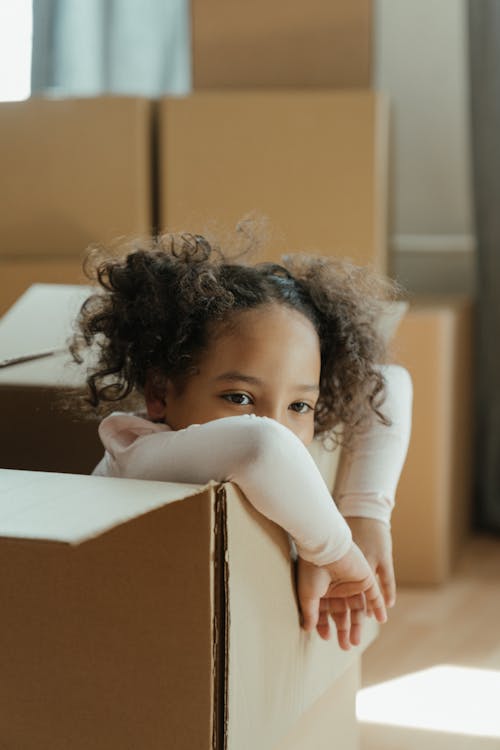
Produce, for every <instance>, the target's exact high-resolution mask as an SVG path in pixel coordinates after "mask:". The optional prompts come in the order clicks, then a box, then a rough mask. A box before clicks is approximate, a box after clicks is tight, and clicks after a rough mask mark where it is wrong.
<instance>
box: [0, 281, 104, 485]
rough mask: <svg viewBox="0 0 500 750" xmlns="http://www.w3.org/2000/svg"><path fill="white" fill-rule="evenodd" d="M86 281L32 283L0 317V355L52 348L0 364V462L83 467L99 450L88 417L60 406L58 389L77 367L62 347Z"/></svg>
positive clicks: (71, 381) (78, 375)
mask: <svg viewBox="0 0 500 750" xmlns="http://www.w3.org/2000/svg"><path fill="white" fill-rule="evenodd" d="M89 293H90V288H89V287H84V286H69V285H68V286H66V285H62V284H61V285H57V284H35V285H33V286H32V287H31V288H30V289H29V290H28V291H27V292H26V293H25V294H24V295H23V296H22V297H21V299H20V300H19V301H18V302H17V303H16V304H15V305H14V307H12V309H11V310H10V311H9V312H8V313H7V314H6V315H5V316H4V317H3V318H2V320H1V321H0V360H2V361H6V360H16V359H18V358H22V357H24V356H30V355H35V356H36V355H38V354H46V353H48V352H51V351H53V352H55V354H53V355H51V356H46V357H42V358H39V359H33V360H32V361H30V360H28V361H25V362H20V363H18V364H12V365H11V366H7V367H0V411H1V413H2V421H1V425H0V465H1V466H3V467H6V468H12V469H31V470H39V471H63V472H75V473H84V474H85V473H90V471H91V470H92V469H93V467H94V466H95V465H96V464H97V462H98V461H99V459H100V458H101V456H102V447H101V445H100V442H99V439H98V437H97V423H96V421H95V420H89V421H82V420H81V419H78V415H77V413H76V412H75V413H73V412H72V411H70V410H65V409H62V405H61V392H62V391H63V390H65V391H66V390H67V391H71V390H72V389H78V388H79V387H80V386H81V384H82V380H83V377H84V375H83V373H82V372H80V371H79V369H78V368H76V366H75V365H72V364H71V362H70V358H69V355H68V354H67V353H65V350H66V341H67V339H68V337H69V335H70V334H71V330H72V321H73V319H74V318H75V316H76V314H77V312H78V309H79V307H80V305H81V303H82V302H83V300H84V299H85V298H86V297H88V295H89Z"/></svg>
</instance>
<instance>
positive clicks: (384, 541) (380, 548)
mask: <svg viewBox="0 0 500 750" xmlns="http://www.w3.org/2000/svg"><path fill="white" fill-rule="evenodd" d="M345 520H346V521H347V523H348V524H349V527H350V529H351V531H352V538H353V539H354V541H355V542H356V544H357V545H358V547H360V549H361V551H362V552H363V554H364V556H365V557H366V559H367V560H368V562H369V563H370V566H371V568H372V570H373V572H374V573H375V574H376V575H377V576H378V580H379V583H380V588H381V590H382V594H383V595H384V601H385V604H386V606H387V607H393V606H394V604H395V602H396V579H395V576H394V563H393V561H392V539H391V531H390V529H389V528H388V526H386V525H385V523H382V521H376V520H375V519H373V518H354V517H352V518H346V519H345ZM368 611H369V612H370V606H369V605H368Z"/></svg>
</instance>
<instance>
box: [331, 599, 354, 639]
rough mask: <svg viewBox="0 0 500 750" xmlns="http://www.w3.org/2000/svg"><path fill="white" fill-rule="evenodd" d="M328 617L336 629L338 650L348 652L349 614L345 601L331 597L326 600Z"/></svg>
mask: <svg viewBox="0 0 500 750" xmlns="http://www.w3.org/2000/svg"><path fill="white" fill-rule="evenodd" d="M326 601H327V602H328V609H329V611H330V616H331V618H332V620H333V621H334V623H335V627H336V628H337V640H338V642H339V646H340V648H342V649H344V651H348V650H349V649H350V647H351V638H350V635H351V612H350V609H349V606H348V604H347V602H346V600H345V599H342V598H337V597H333V598H331V599H327V600H326Z"/></svg>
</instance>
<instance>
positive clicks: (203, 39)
mask: <svg viewBox="0 0 500 750" xmlns="http://www.w3.org/2000/svg"><path fill="white" fill-rule="evenodd" d="M191 24H192V40H193V42H192V45H193V51H192V55H193V88H194V90H195V91H199V90H201V89H223V88H232V89H248V88H254V89H257V88H268V89H269V88H279V87H282V88H286V87H293V88H306V87H312V88H332V89H333V88H337V89H339V88H364V89H369V88H371V85H372V64H373V63H372V55H373V3H372V0H356V2H354V3H353V2H351V1H350V0H336V2H334V3H332V2H329V0H309V2H308V3H307V5H304V3H303V2H300V0H289V1H288V2H287V3H286V5H283V3H282V2H280V1H279V0H254V1H253V2H252V3H251V4H244V3H235V2H233V1H232V0H192V2H191Z"/></svg>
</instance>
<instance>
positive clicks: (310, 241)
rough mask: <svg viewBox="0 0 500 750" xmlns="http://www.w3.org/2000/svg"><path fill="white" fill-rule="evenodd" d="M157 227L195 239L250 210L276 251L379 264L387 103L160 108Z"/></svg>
mask: <svg viewBox="0 0 500 750" xmlns="http://www.w3.org/2000/svg"><path fill="white" fill-rule="evenodd" d="M159 118H160V120H159V148H160V185H161V190H160V197H159V200H160V225H161V227H162V228H165V229H166V228H168V229H171V230H187V231H193V232H200V233H203V232H204V231H205V230H206V229H207V227H208V228H209V227H210V225H211V224H212V222H213V221H217V222H220V224H221V225H222V226H225V227H230V228H231V227H235V226H236V224H237V222H238V221H239V220H240V219H241V218H242V217H243V216H245V215H246V214H248V213H249V212H252V211H255V212H257V213H258V214H263V215H266V216H267V217H269V219H270V221H271V224H272V226H273V228H274V229H275V230H276V232H275V235H276V236H275V238H274V242H273V246H272V248H271V249H270V251H269V252H268V253H267V255H266V257H267V258H268V259H276V258H279V257H280V255H281V254H282V253H283V252H286V251H288V252H290V251H292V252H294V251H308V252H316V253H319V254H323V255H341V256H347V257H350V258H352V259H353V260H354V261H355V262H357V263H361V264H366V263H368V264H372V265H373V266H375V267H376V268H378V269H379V270H381V271H385V270H386V268H387V242H386V192H387V190H386V182H387V180H386V178H387V174H386V173H387V138H388V122H387V120H388V118H387V106H386V103H385V101H384V99H383V98H382V97H381V96H380V95H376V94H374V93H371V92H366V91H356V92H354V91H350V92H333V91H304V90H297V91H293V92H286V91H267V92H261V93H257V92H247V93H242V92H226V93H222V92H219V93H199V94H195V95H193V96H189V97H185V98H179V99H164V100H162V101H161V102H160V103H159Z"/></svg>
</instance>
